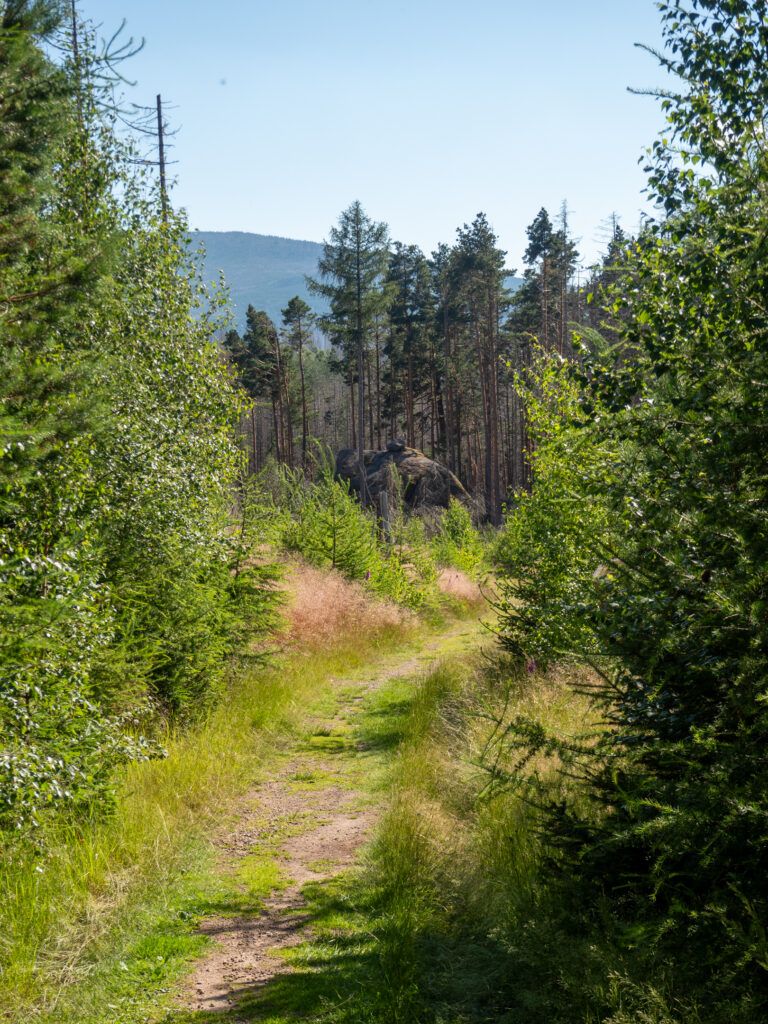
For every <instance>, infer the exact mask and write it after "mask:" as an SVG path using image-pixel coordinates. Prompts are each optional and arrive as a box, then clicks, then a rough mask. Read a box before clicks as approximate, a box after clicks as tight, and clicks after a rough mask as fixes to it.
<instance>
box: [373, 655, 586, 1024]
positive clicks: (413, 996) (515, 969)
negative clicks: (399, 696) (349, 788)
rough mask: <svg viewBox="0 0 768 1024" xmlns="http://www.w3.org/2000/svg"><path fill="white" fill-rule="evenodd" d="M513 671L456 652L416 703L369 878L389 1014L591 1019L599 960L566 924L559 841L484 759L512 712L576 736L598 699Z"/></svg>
mask: <svg viewBox="0 0 768 1024" xmlns="http://www.w3.org/2000/svg"><path fill="white" fill-rule="evenodd" d="M508 678H509V677H508V675H507V673H506V672H505V671H503V670H502V669H499V668H498V667H497V668H495V669H494V668H491V667H490V666H489V664H486V663H484V664H482V665H480V666H476V667H474V668H472V667H468V666H467V663H466V661H464V662H462V661H458V662H456V661H455V662H453V663H452V664H447V665H443V666H441V667H440V668H439V669H437V670H436V671H435V672H433V673H431V674H430V675H429V676H427V677H426V678H425V679H424V680H423V682H422V684H421V686H420V688H419V691H418V693H417V694H416V696H415V698H414V700H413V703H412V706H411V710H410V714H409V718H408V722H407V726H406V736H405V739H404V741H403V743H402V745H401V747H400V750H399V754H398V757H397V761H396V764H395V768H394V772H393V791H392V800H391V805H390V809H389V811H388V813H387V814H386V816H385V818H384V820H383V822H382V825H381V828H380V831H379V834H378V839H377V842H376V846H375V849H374V855H373V862H372V867H371V870H370V875H369V881H368V884H369V885H370V886H371V887H372V888H373V889H375V890H377V892H378V897H377V903H378V906H379V923H378V926H377V931H378V936H379V941H380V946H381V958H382V963H383V965H384V967H385V971H384V973H385V977H386V978H387V979H388V981H387V985H388V994H387V997H386V999H385V1000H384V1002H383V1004H382V1010H381V1019H382V1020H384V1019H391V1020H393V1021H402V1022H403V1024H405V1022H406V1021H408V1022H412V1021H416V1020H418V1021H434V1022H438V1021H439V1022H441V1024H454V1022H455V1024H459V1022H462V1024H464V1022H475V1021H477V1022H480V1021H489V1020H494V1021H498V1022H501V1021H505V1022H506V1021H508V1022H510V1024H511V1022H520V1024H522V1022H523V1021H525V1022H526V1024H538V1022H541V1024H544V1022H547V1024H554V1022H562V1024H566V1022H568V1024H572V1022H575V1021H586V1020H588V1019H589V1016H588V1015H589V1013H590V1005H591V1004H590V998H591V996H590V995H589V993H590V991H591V988H590V986H591V984H592V982H591V973H592V972H593V970H594V969H595V964H594V960H595V957H594V955H593V954H591V953H590V952H589V950H588V949H587V944H586V942H583V943H580V942H578V941H574V938H573V935H570V934H568V930H567V921H565V923H564V919H565V916H566V915H565V909H564V907H563V906H560V905H558V898H557V895H556V894H555V893H554V892H553V891H552V890H550V889H549V888H548V886H547V884H546V882H545V881H544V877H545V876H544V873H543V871H542V866H543V864H544V861H545V859H546V858H547V857H548V856H550V854H551V851H547V850H544V849H543V847H542V844H541V840H540V837H539V833H538V830H537V827H536V825H537V819H536V811H535V807H534V806H532V804H531V803H530V802H529V800H528V799H527V798H526V796H525V795H524V793H521V792H512V791H510V790H508V789H507V790H500V789H496V790H494V789H489V787H488V785H487V783H488V778H489V776H488V773H487V772H486V770H485V769H484V768H483V767H482V766H481V761H482V760H486V761H487V758H488V752H489V749H492V745H491V747H489V740H490V738H491V737H492V735H495V734H498V732H499V727H500V726H501V727H502V728H503V723H504V721H505V720H509V719H510V718H512V717H513V716H515V715H519V714H525V715H526V716H527V717H529V718H531V719H533V720H538V721H540V722H541V723H542V724H544V725H546V726H547V727H550V728H554V729H555V730H556V731H557V732H558V733H559V735H561V736H576V735H579V734H581V733H583V732H585V731H586V730H587V729H588V728H589V727H590V724H591V723H590V709H589V705H588V702H587V701H586V699H585V698H584V697H583V696H580V695H579V694H578V693H576V692H575V691H574V689H573V688H572V687H570V686H569V685H568V682H567V680H566V679H565V678H564V677H563V676H562V675H558V674H551V675H547V676H541V675H535V674H534V675H531V676H527V677H525V678H523V679H519V678H518V679H517V680H516V681H515V683H514V684H512V685H510V684H509V682H508ZM525 770H526V771H527V772H530V773H533V772H536V773H537V774H538V775H539V776H540V777H541V778H542V779H543V780H544V782H545V784H547V785H550V786H551V787H553V789H554V790H557V788H558V787H563V786H569V785H574V783H572V782H569V781H568V780H567V779H564V778H563V776H562V775H561V774H560V773H559V772H558V771H557V766H556V764H555V763H554V762H553V760H552V759H551V758H550V757H548V756H546V755H542V757H541V758H540V759H539V760H538V762H537V763H535V764H528V765H527V767H526V769H525ZM588 977H589V978H590V981H589V983H586V984H585V978H588ZM385 1007H386V1008H385ZM595 1019H599V1018H595Z"/></svg>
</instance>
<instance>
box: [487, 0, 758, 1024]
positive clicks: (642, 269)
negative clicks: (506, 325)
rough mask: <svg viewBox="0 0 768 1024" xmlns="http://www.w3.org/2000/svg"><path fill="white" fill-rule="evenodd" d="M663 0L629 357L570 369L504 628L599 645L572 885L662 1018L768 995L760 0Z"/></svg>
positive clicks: (520, 532) (517, 526) (518, 530)
mask: <svg viewBox="0 0 768 1024" xmlns="http://www.w3.org/2000/svg"><path fill="white" fill-rule="evenodd" d="M660 8H661V11H662V22H663V28H664V34H665V40H666V43H667V50H666V57H664V63H666V64H667V65H668V66H669V68H670V69H671V70H672V71H674V72H675V73H676V74H677V75H678V76H679V78H680V81H681V83H682V85H681V88H682V90H683V91H682V92H680V93H678V94H675V93H670V94H668V95H667V94H665V98H664V100H663V105H664V108H665V110H666V112H667V117H668V121H669V125H670V129H669V134H670V138H669V139H667V140H661V141H660V142H658V143H657V144H656V146H655V147H654V149H653V151H652V152H651V158H650V162H649V167H648V171H649V177H650V182H651V189H652V191H653V192H654V194H655V196H656V197H657V199H658V200H659V201H660V202H661V204H662V205H663V207H664V208H665V210H666V212H667V219H666V220H664V221H662V222H659V223H655V224H653V225H651V226H650V227H649V228H648V230H647V231H646V232H645V233H644V234H643V235H642V236H641V238H640V239H639V240H638V242H637V243H635V244H634V245H632V246H631V247H630V248H629V250H628V252H627V254H626V257H625V260H626V267H625V269H624V271H623V273H622V274H620V275H619V278H618V280H617V282H616V285H615V290H614V292H613V295H614V303H613V306H614V307H615V311H618V312H620V313H621V317H622V323H623V336H624V339H625V341H626V344H627V347H628V350H629V351H632V352H634V353H635V354H636V365H635V366H634V367H633V368H632V372H631V375H629V374H627V373H626V372H625V371H623V370H622V369H621V368H618V369H617V371H616V372H615V373H613V384H614V385H615V386H612V382H611V380H610V378H611V376H612V373H611V371H610V369H606V368H605V366H604V364H603V365H601V366H600V367H599V372H597V369H598V368H596V366H595V361H593V360H592V359H591V357H590V356H589V354H587V353H584V356H583V363H582V366H581V367H579V368H578V369H576V370H574V371H573V373H571V372H570V371H569V370H567V369H566V370H564V371H563V372H562V373H561V374H559V378H560V379H559V381H558V384H557V389H556V395H557V400H558V402H559V403H560V405H561V408H560V410H559V413H558V415H557V416H556V417H554V418H552V419H551V420H550V421H549V422H546V423H545V424H544V430H543V433H542V435H541V436H540V444H539V451H538V452H537V456H536V468H537V473H538V479H537V483H536V486H535V488H534V494H533V496H532V498H531V499H530V500H529V501H524V502H523V503H522V504H521V506H520V508H519V509H518V510H517V512H516V513H515V515H514V516H513V520H512V524H511V525H510V527H509V529H508V531H507V534H506V536H505V539H504V541H503V542H502V547H501V549H500V550H501V557H502V560H503V562H504V564H505V566H506V569H507V573H508V575H509V580H508V583H507V593H508V601H507V605H506V608H505V623H504V628H505V635H506V637H507V638H508V642H509V644H510V647H511V648H512V650H513V652H514V653H516V654H519V653H525V652H526V645H529V650H530V651H531V652H532V653H536V654H540V655H541V656H543V657H560V656H562V654H563V653H564V652H566V653H569V654H572V655H574V656H575V657H578V658H581V659H582V660H591V661H592V662H593V663H594V664H595V665H596V667H597V668H598V669H599V670H600V675H599V676H598V677H597V680H596V682H595V683H594V686H593V688H592V693H593V696H594V698H595V700H596V701H597V702H598V705H599V707H600V709H601V713H602V715H603V717H604V719H605V721H606V724H607V728H606V730H605V732H604V733H603V734H602V736H601V738H600V739H599V741H598V742H597V743H596V744H595V745H593V746H589V747H587V748H585V749H583V750H581V751H580V752H578V755H577V756H576V758H575V761H573V762H572V763H571V765H570V768H569V770H570V771H571V772H576V774H578V775H579V776H581V777H582V778H583V780H584V783H585V786H586V791H587V793H588V794H589V797H590V801H589V804H588V805H587V806H585V805H583V804H580V805H574V804H573V803H572V802H571V801H568V800H565V801H562V800H559V801H550V802H548V801H544V803H545V805H546V806H547V807H548V809H547V812H546V818H545V821H546V834H547V836H548V841H549V843H550V846H551V849H552V850H553V851H556V853H555V854H554V855H555V856H556V858H557V859H560V858H562V863H563V875H564V879H567V882H566V881H565V880H564V882H563V884H564V887H565V888H566V889H570V890H571V892H572V893H574V899H575V900H576V905H577V906H578V908H579V913H581V914H582V915H583V917H584V920H585V921H591V922H592V924H591V925H590V926H594V924H595V922H596V921H597V920H598V919H599V918H600V917H601V916H602V915H604V913H605V911H606V906H607V907H608V908H609V912H610V914H611V915H612V916H613V918H614V919H615V920H616V921H617V923H618V932H619V936H620V940H621V943H622V945H623V947H624V948H625V950H628V951H633V952H632V955H631V959H632V961H633V962H634V964H635V966H636V967H637V966H640V965H642V968H643V974H644V979H645V980H644V982H643V984H642V985H641V986H640V989H639V990H637V991H640V992H644V993H645V994H646V995H647V997H648V998H647V999H646V1003H647V1005H648V1006H650V1005H651V1003H652V1002H653V1000H652V999H651V991H650V990H651V987H652V985H653V983H654V979H659V978H661V977H662V976H665V975H666V976H668V977H669V978H671V983H672V985H673V987H674V990H675V995H676V997H677V1000H678V1004H679V1007H680V1009H679V1010H675V1011H670V1014H669V1015H670V1019H678V1017H679V1019H695V1020H706V1021H708V1022H723V1024H725V1022H726V1021H727V1022H732V1021H744V1022H747V1021H752V1020H756V1019H759V1018H760V1017H761V1015H762V1014H763V1012H764V1008H765V1005H766V1002H768V986H767V984H766V977H767V975H766V970H765V967H766V943H765V932H764V928H763V922H764V921H765V919H766V917H767V916H768V887H767V886H766V878H768V874H767V873H766V862H765V843H764V832H765V820H766V815H768V804H767V803H766V793H768V767H767V766H766V760H765V754H764V752H765V749H766V744H767V743H768V714H767V713H766V706H767V704H766V696H767V695H766V680H767V679H768V662H766V651H768V636H767V635H766V621H767V620H766V617H765V614H764V611H765V607H766V586H767V580H766V572H765V566H766V564H768V547H767V546H766V538H767V537H768V512H766V509H768V490H767V489H766V474H765V449H766V443H767V441H768V438H767V437H766V423H768V408H767V407H766V401H767V398H766V388H765V381H766V379H768V363H767V360H768V344H767V338H766V318H765V315H764V314H765V295H766V294H768V281H766V271H765V267H766V265H767V264H766V259H765V256H766V252H765V244H766V243H765V239H766V237H768V206H767V205H766V196H765V189H764V188H763V187H762V183H764V181H765V179H766V174H768V164H767V163H766V152H765V147H764V146H763V144H762V142H761V143H758V144H756V143H755V140H756V139H757V138H761V139H762V132H763V126H764V124H765V120H766V112H767V109H768V108H767V107H766V95H767V94H766V88H765V82H766V78H765V62H764V59H763V54H764V49H765V45H766V12H765V5H764V4H753V3H748V2H746V0H727V2H726V0H692V2H690V3H686V2H683V0H677V2H674V3H663V4H661V5H660ZM681 151H682V152H681ZM606 378H608V380H607V379H606ZM628 379H631V380H632V382H633V386H634V393H633V394H632V396H631V399H630V400H629V401H615V400H614V399H615V398H616V396H619V395H621V394H626V388H627V382H628ZM545 382H546V381H545ZM574 403H575V406H574ZM569 406H570V407H569ZM532 408H534V409H535V408H536V402H535V401H534V402H533V403H532ZM577 441H578V444H577ZM561 488H562V490H561ZM539 490H540V492H541V493H540V495H539V494H537V491H539ZM558 492H560V493H562V495H564V496H565V502H561V501H559V500H558ZM548 533H549V539H548V536H547V535H548ZM531 544H533V546H534V551H533V553H531V551H530V550H529V548H530V545H531ZM559 550H560V552H561V553H560V554H558V551H559ZM536 554H540V555H541V556H542V560H541V561H540V562H538V563H537V559H536ZM516 578H519V582H518V580H517V579H516ZM518 599H523V600H524V602H525V605H524V607H523V608H522V609H519V610H518V609H517V608H516V607H514V601H515V600H518ZM553 620H555V622H556V624H555V625H553ZM521 624H523V625H524V626H525V627H527V628H521ZM514 742H519V743H520V744H521V745H524V743H525V736H524V735H523V734H522V733H518V734H517V735H516V737H515V741H514ZM574 887H575V891H574ZM626 991H627V992H631V991H632V985H631V984H628V985H627V986H626ZM632 998H633V1001H634V1004H635V1005H636V1006H637V1007H638V1012H640V1008H641V1007H642V1005H643V999H642V998H641V997H639V996H637V994H635V996H633V997H632ZM643 1012H645V1011H643ZM617 1019H626V1018H622V1017H621V1016H619V1017H618V1018H617ZM662 1019H664V1018H663V1017H662Z"/></svg>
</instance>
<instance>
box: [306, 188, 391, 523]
mask: <svg viewBox="0 0 768 1024" xmlns="http://www.w3.org/2000/svg"><path fill="white" fill-rule="evenodd" d="M388 244H389V237H388V229H387V225H386V224H384V223H379V222H376V221H372V220H371V219H370V218H369V217H368V215H367V214H366V213H365V210H364V209H363V207H362V205H361V204H360V203H359V202H358V201H355V202H354V203H352V205H351V206H350V207H348V208H347V209H346V210H344V211H343V212H342V213H341V215H340V217H339V222H338V225H337V226H336V227H333V228H331V231H330V234H329V237H328V240H327V241H326V242H325V243H324V245H323V255H322V257H321V258H320V261H319V263H318V279H309V282H308V283H309V286H310V288H311V290H312V291H313V292H314V293H316V294H318V295H322V296H323V297H324V298H326V299H327V300H328V301H329V303H330V307H331V308H330V313H328V314H327V316H325V317H323V320H322V323H323V326H324V328H325V329H326V330H327V331H328V333H329V334H330V337H331V340H332V342H333V343H334V344H335V345H337V346H338V347H339V348H340V349H341V353H342V360H343V366H344V369H345V372H346V374H347V379H348V382H349V385H350V391H351V394H354V392H353V391H352V389H353V387H354V380H355V377H356V379H357V437H356V441H357V452H358V460H359V465H360V479H361V480H362V481H363V486H362V488H361V498H362V501H363V504H366V503H367V492H366V488H365V483H364V481H365V467H364V462H365V460H364V449H365V419H366V417H365V366H366V350H367V347H368V344H369V341H370V336H371V332H372V329H373V325H374V322H375V319H376V316H377V314H378V313H380V312H381V311H382V310H383V309H384V308H385V307H386V303H387V299H386V292H385V291H384V289H383V288H382V284H383V280H384V276H385V274H386V270H387V258H388Z"/></svg>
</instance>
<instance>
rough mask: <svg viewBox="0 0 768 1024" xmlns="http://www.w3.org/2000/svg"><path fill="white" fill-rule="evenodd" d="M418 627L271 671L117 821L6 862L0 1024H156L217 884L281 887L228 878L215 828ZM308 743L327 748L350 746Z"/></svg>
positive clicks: (126, 803) (129, 797) (190, 738)
mask: <svg viewBox="0 0 768 1024" xmlns="http://www.w3.org/2000/svg"><path fill="white" fill-rule="evenodd" d="M414 625H415V620H411V621H409V623H408V624H407V625H406V624H404V623H403V622H402V621H400V622H398V623H397V626H396V627H395V626H394V625H393V624H391V623H389V622H387V623H385V625H384V628H381V629H379V631H378V634H374V635H373V636H371V635H370V634H369V635H368V636H367V637H366V638H365V643H364V644H361V643H360V637H359V635H357V634H349V633H348V634H346V635H343V636H336V637H335V641H336V646H335V648H334V649H333V650H332V651H328V650H327V649H326V650H321V649H317V647H314V648H313V650H312V654H311V657H308V656H307V654H306V651H300V652H298V653H297V654H295V655H293V656H290V657H285V658H283V659H281V661H280V664H279V665H278V666H276V667H275V668H273V669H271V670H263V669H262V670H257V671H250V672H245V673H243V674H241V675H240V676H239V677H238V678H236V679H235V680H233V683H232V686H231V688H230V691H229V695H228V698H227V699H226V700H225V701H224V703H222V704H221V705H220V706H219V707H218V708H217V709H216V710H214V711H213V712H212V713H211V715H210V717H209V718H208V720H207V721H206V722H205V723H204V724H203V725H202V726H201V727H200V728H199V729H196V730H194V731H192V732H188V733H179V734H174V733H169V734H168V735H167V736H166V738H165V746H166V748H167V751H168V756H167V758H165V759H164V760H161V761H154V762H149V763H145V764H141V765H135V766H132V767H131V768H129V769H128V771H127V772H126V773H125V776H124V778H123V779H122V782H121V785H120V788H119V792H118V793H117V798H116V807H115V813H114V814H112V815H111V816H110V817H108V818H106V819H102V820H93V821H78V822H73V823H70V824H67V825H61V826H60V827H59V828H58V830H57V831H56V832H55V833H51V834H49V835H48V837H47V844H46V852H45V855H44V856H42V855H40V854H34V852H30V851H26V852H24V851H20V850H19V851H15V852H14V853H13V854H12V855H11V856H6V857H5V858H4V860H3V863H2V866H0V962H2V975H0V1020H7V1021H14V1022H18V1024H21V1022H22V1021H23V1022H24V1024H26V1022H32V1021H40V1022H43V1021H45V1022H51V1024H68V1022H72V1024H75V1022H77V1024H89V1022H91V1021H93V1022H96V1021H104V1020H109V1022H110V1024H124V1022H125V1024H133V1022H134V1021H139V1020H145V1019H146V996H145V990H146V989H147V988H148V987H153V986H154V987H155V988H158V989H162V988H163V987H164V986H168V985H170V984H171V983H172V981H173V979H174V978H175V977H177V976H178V975H179V974H180V973H181V972H183V970H184V968H185V965H186V964H187V962H188V961H189V959H190V958H192V957H194V956H196V955H199V953H200V950H201V946H202V944H204V939H202V938H201V937H200V936H197V935H194V934H190V930H189V921H190V920H191V919H194V918H195V917H198V916H200V915H202V914H204V913H207V912H208V911H209V910H210V909H211V908H212V907H213V908H214V909H215V904H216V901H217V897H216V895H215V894H216V889H217V886H218V889H219V892H218V900H219V902H224V903H226V904H227V905H228V906H230V907H231V905H232V902H233V899H234V898H235V897H236V895H237V892H240V891H241V890H242V889H243V887H244V886H245V888H246V890H248V898H249V899H250V897H251V896H252V895H254V894H256V893H258V892H260V891H264V892H265V891H269V890H270V889H272V888H274V887H275V886H276V885H278V884H279V877H278V874H277V873H276V869H275V868H274V866H272V867H270V866H269V865H266V866H264V865H263V864H261V865H256V864H254V865H251V867H250V868H249V871H250V872H251V874H250V877H249V878H248V879H243V878H241V879H234V880H233V879H228V880H217V879H216V872H215V866H214V863H213V854H212V847H211V843H210V833H211V831H212V830H213V829H214V828H217V827H220V826H221V825H222V823H223V822H226V818H227V815H229V814H231V813H233V810H234V807H235V803H236V800H237V797H238V795H239V794H241V793H242V792H243V791H244V790H246V789H247V788H249V787H250V786H251V785H252V784H253V783H254V781H255V780H256V779H257V778H258V776H259V773H260V772H263V771H264V770H265V769H266V768H267V767H268V765H269V763H270V759H271V758H274V757H275V756H278V755H279V752H280V750H281V748H282V747H283V746H284V745H285V743H286V739H287V738H288V737H290V736H296V735H298V734H300V732H301V723H302V721H303V719H304V718H305V716H306V709H307V707H308V706H309V705H310V704H311V705H312V706H313V707H314V709H315V711H317V710H318V709H319V710H320V712H321V713H322V709H323V707H324V702H325V704H327V705H328V706H329V707H330V706H331V704H332V697H331V689H332V687H331V680H333V678H334V677H337V676H351V675H354V673H355V671H359V670H361V669H363V668H364V667H365V666H366V665H367V664H370V663H371V662H372V661H376V660H378V661H379V662H380V661H381V659H382V658H384V657H386V655H387V654H388V653H389V652H394V651H395V650H397V651H399V652H402V651H403V650H404V649H407V648H408V646H409V645H413V646H414V648H416V647H418V645H419V643H420V642H422V638H421V637H418V636H417V634H416V631H415V629H414V628H413V626H414ZM421 632H422V634H423V632H424V627H423V625H422V626H421ZM309 739H310V742H311V743H312V744H313V745H314V744H315V743H317V744H320V745H321V746H322V745H324V749H326V750H327V749H328V745H329V744H330V745H331V746H335V745H336V744H338V745H339V749H345V747H346V744H347V743H348V742H349V740H348V738H347V737H346V736H341V737H339V736H328V737H322V736H314V737H311V738H309ZM297 781H299V780H297ZM212 892H213V893H214V896H213V897H212V896H211V893H212ZM148 936H149V937H148ZM161 982H162V984H161ZM161 994H162V992H161ZM104 1007H107V1010H108V1015H107V1016H106V1017H105V1016H104Z"/></svg>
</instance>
